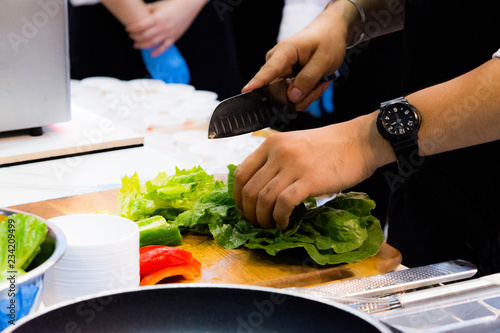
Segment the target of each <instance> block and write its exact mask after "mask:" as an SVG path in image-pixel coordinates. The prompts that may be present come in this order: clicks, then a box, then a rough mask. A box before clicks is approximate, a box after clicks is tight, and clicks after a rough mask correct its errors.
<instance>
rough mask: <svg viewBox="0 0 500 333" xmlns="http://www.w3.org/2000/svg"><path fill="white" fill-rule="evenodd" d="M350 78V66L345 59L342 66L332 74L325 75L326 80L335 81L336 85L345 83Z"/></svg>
mask: <svg viewBox="0 0 500 333" xmlns="http://www.w3.org/2000/svg"><path fill="white" fill-rule="evenodd" d="M348 78H349V67H347V64H346V63H345V61H344V62H343V63H342V65H340V67H339V68H338V69H337V70H336V71H335V73H333V74H332V75H328V76H324V77H323V80H325V81H326V82H329V81H331V82H333V85H334V86H340V85H342V84H344V83H345V82H346V81H347V79H348Z"/></svg>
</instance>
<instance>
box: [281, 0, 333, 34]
mask: <svg viewBox="0 0 500 333" xmlns="http://www.w3.org/2000/svg"><path fill="white" fill-rule="evenodd" d="M327 3H328V0H287V1H285V6H284V7H283V16H282V18H281V24H280V30H279V33H278V41H280V40H282V39H284V38H288V37H290V36H292V35H294V34H296V33H297V32H299V31H300V30H302V29H304V28H305V27H306V26H307V25H308V24H309V23H311V22H312V21H313V20H314V19H315V18H316V17H317V16H318V15H319V14H320V13H321V12H322V11H323V10H324V9H325V7H326V4H327Z"/></svg>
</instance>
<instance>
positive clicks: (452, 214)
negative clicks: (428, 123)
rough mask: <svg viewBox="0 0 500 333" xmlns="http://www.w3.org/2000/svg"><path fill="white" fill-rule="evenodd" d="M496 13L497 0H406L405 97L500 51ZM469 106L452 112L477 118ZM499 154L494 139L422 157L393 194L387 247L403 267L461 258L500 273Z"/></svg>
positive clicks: (499, 5) (499, 144)
mask: <svg viewBox="0 0 500 333" xmlns="http://www.w3.org/2000/svg"><path fill="white" fill-rule="evenodd" d="M499 12H500V2H498V1H487V0H480V1H474V2H473V3H472V2H470V1H465V0H460V1H457V0H413V1H412V0H407V1H406V18H405V44H404V50H403V75H402V77H403V93H404V94H405V95H406V94H409V93H411V92H413V91H416V90H419V89H422V88H425V87H428V86H431V85H434V84H437V83H440V82H444V81H447V80H449V79H451V78H454V77H457V76H460V75H462V74H464V73H466V72H467V71H470V70H472V69H474V68H476V67H478V66H480V65H481V64H483V63H485V62H487V61H488V60H490V59H491V56H492V54H493V53H494V52H496V51H497V50H498V48H500V25H498V13H499ZM492 93H500V91H499V92H492ZM473 94H474V91H471V101H473V98H474V95H473ZM474 106H475V103H473V102H471V103H470V104H469V105H457V106H456V107H459V108H462V109H463V112H464V113H465V112H470V116H471V117H474V111H475V108H474ZM443 117H446V115H443ZM423 121H424V122H425V118H424V119H423ZM450 126H453V120H452V119H450ZM421 144H422V143H421ZM499 153H500V141H496V142H492V143H487V144H483V145H479V146H475V147H470V148H466V149H461V150H456V151H452V152H447V153H442V154H438V155H434V156H429V157H425V158H424V162H423V165H421V166H420V167H419V168H418V170H417V171H416V172H415V173H414V174H413V175H412V176H411V177H410V178H409V179H408V180H407V181H406V182H404V183H403V184H402V185H401V186H399V187H398V188H397V190H395V191H394V192H392V193H391V198H390V208H389V240H388V242H389V244H391V245H393V246H394V247H395V248H397V249H398V250H400V251H401V253H402V255H403V264H405V265H407V266H410V267H415V266H421V265H425V264H430V263H435V262H440V261H446V260H452V259H465V260H468V261H471V262H473V263H474V264H476V265H477V266H478V268H479V272H480V274H491V273H495V272H500V217H499V214H498V207H499V206H500V205H499V202H500V201H499V198H498V194H497V193H498V188H499V187H500V172H499V169H498V163H497V161H498V154H499Z"/></svg>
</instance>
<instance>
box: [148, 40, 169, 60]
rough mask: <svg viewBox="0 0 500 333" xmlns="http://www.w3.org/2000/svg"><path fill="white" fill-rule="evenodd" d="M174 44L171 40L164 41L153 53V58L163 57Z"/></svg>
mask: <svg viewBox="0 0 500 333" xmlns="http://www.w3.org/2000/svg"><path fill="white" fill-rule="evenodd" d="M172 44H173V41H172V40H170V39H167V40H165V41H163V42H162V43H161V44H160V45H158V47H157V48H155V49H154V50H153V51H152V52H151V56H152V57H153V58H154V57H158V56H159V55H161V54H162V53H163V52H165V51H166V50H167V49H168V48H169V47H170V46H172Z"/></svg>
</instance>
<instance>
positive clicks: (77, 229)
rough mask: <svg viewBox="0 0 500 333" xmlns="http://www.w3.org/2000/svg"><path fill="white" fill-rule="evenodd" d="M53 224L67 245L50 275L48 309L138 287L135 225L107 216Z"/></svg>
mask: <svg viewBox="0 0 500 333" xmlns="http://www.w3.org/2000/svg"><path fill="white" fill-rule="evenodd" d="M50 221H51V222H52V223H54V224H55V225H56V226H58V227H59V228H60V229H61V230H62V232H63V233H64V235H65V236H66V239H67V243H68V245H67V249H66V252H65V253H64V255H63V257H62V258H61V260H60V261H59V262H58V263H57V264H56V265H55V266H54V267H53V268H52V269H51V270H50V271H49V272H48V273H47V276H46V288H47V289H46V291H45V293H44V298H43V303H44V304H45V305H47V306H49V305H53V304H56V303H59V302H63V301H69V300H74V299H77V298H79V297H85V296H88V295H91V294H96V293H104V294H105V293H108V292H109V293H111V292H112V291H116V290H119V289H127V288H132V287H137V286H139V281H140V276H139V228H138V226H137V224H136V223H135V222H133V221H131V220H129V219H126V218H123V217H119V216H114V215H106V214H76V215H66V216H61V217H56V218H53V219H51V220H50Z"/></svg>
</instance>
